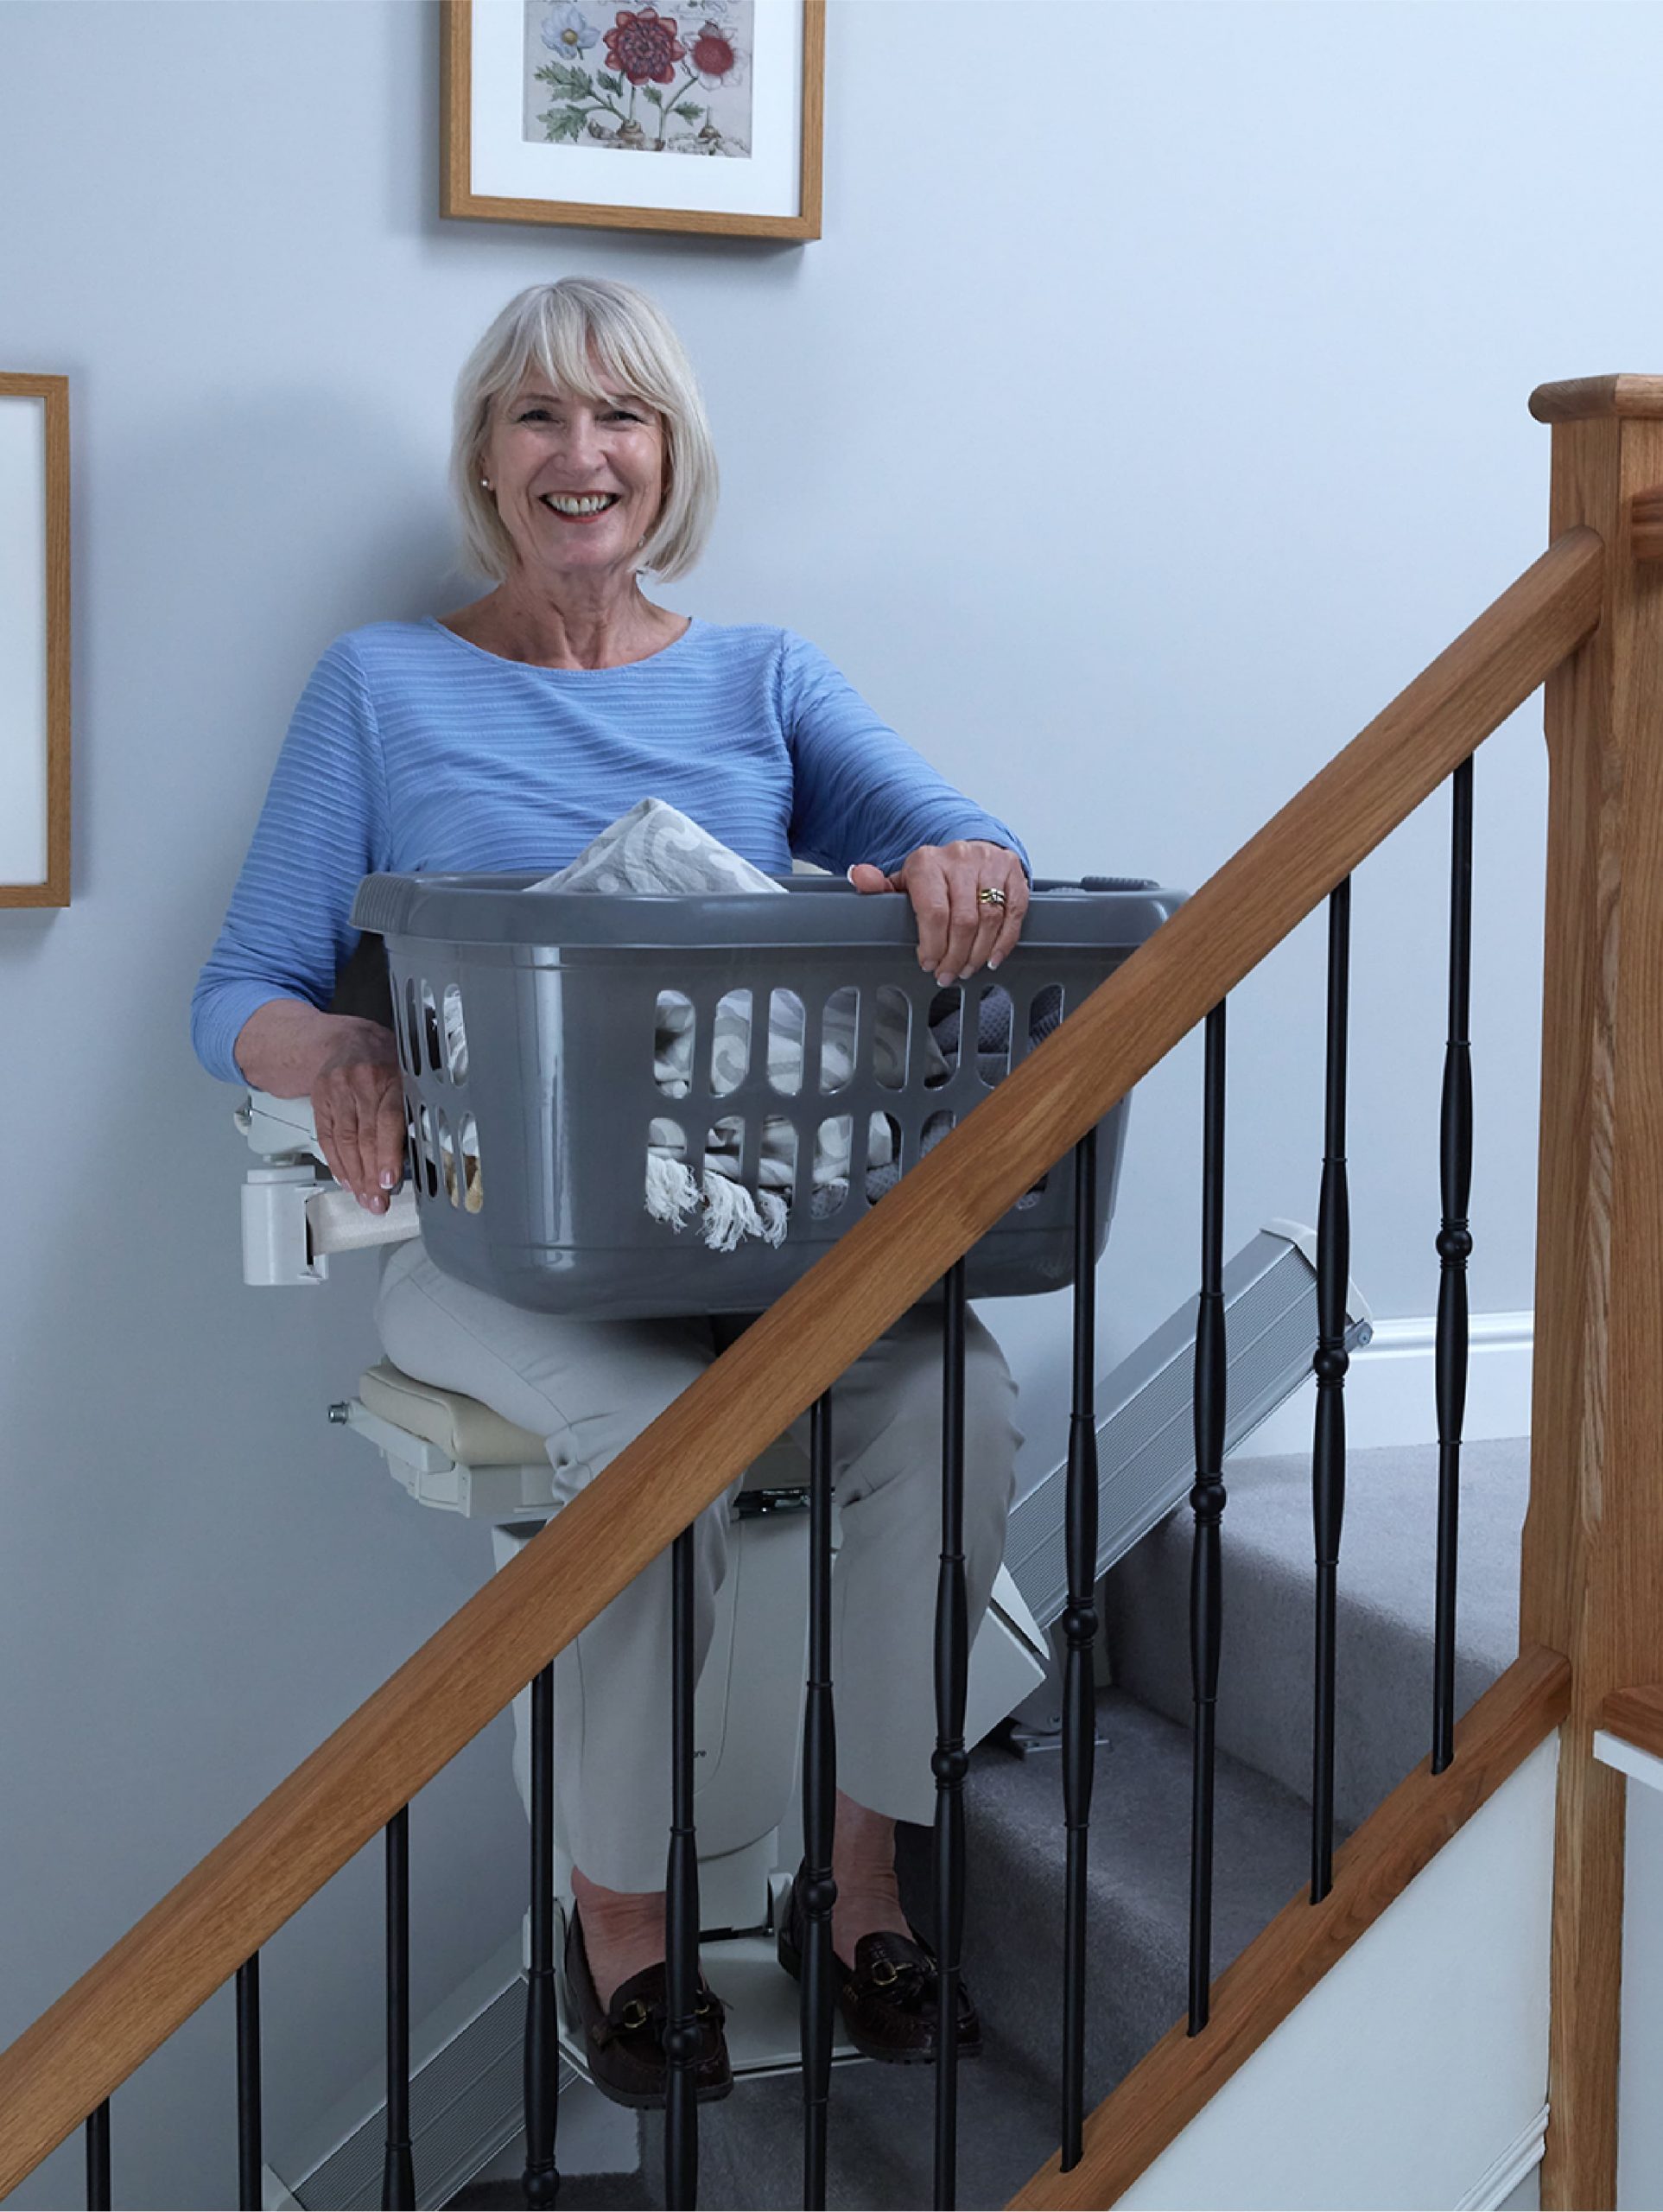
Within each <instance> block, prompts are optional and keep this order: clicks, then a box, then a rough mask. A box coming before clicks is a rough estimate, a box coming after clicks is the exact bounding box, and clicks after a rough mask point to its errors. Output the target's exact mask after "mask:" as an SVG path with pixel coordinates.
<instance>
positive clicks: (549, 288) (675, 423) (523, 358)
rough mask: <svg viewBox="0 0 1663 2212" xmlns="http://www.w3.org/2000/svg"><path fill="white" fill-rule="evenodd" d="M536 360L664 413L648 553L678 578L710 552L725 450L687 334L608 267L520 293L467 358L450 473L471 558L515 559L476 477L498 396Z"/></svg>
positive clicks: (596, 389)
mask: <svg viewBox="0 0 1663 2212" xmlns="http://www.w3.org/2000/svg"><path fill="white" fill-rule="evenodd" d="M533 369H538V370H541V372H543V375H544V376H546V377H549V378H551V379H552V380H553V382H554V385H555V389H556V390H557V391H564V392H570V393H571V394H573V395H574V397H578V398H581V399H587V400H591V401H596V402H598V401H600V400H602V399H605V398H606V397H610V396H611V395H612V394H613V393H616V392H619V391H627V392H630V393H632V394H633V395H634V396H635V397H638V398H640V399H644V401H646V403H647V404H648V405H649V406H650V407H651V408H653V409H654V410H656V411H657V414H659V415H660V416H662V417H663V427H664V496H663V503H662V505H660V507H659V509H658V514H657V519H656V521H655V522H654V524H653V525H652V528H651V530H650V531H648V532H647V535H646V537H645V539H644V541H643V543H642V546H641V550H640V556H639V562H640V566H641V567H642V568H644V569H652V570H654V571H655V573H656V574H657V575H661V576H665V577H670V576H679V575H682V573H683V572H684V571H685V570H687V569H690V568H691V567H692V566H693V564H694V563H695V561H696V560H697V559H698V557H699V556H700V554H701V552H702V551H703V550H704V545H705V540H706V539H707V537H708V536H709V535H710V525H711V524H712V522H713V521H714V518H715V512H716V492H717V477H716V454H715V448H714V446H713V445H712V443H711V440H710V425H709V423H708V420H707V419H706V416H705V411H704V402H703V400H702V399H701V397H700V396H699V387H698V383H697V381H696V379H695V377H694V374H693V368H692V364H691V363H690V362H689V359H688V358H687V355H686V353H684V352H683V351H682V341H681V340H680V339H679V338H677V336H676V333H675V332H674V331H673V330H672V329H671V328H670V324H669V322H668V321H666V320H665V317H664V315H663V313H662V312H661V311H660V309H659V308H657V307H656V306H655V305H654V304H653V302H651V300H650V299H649V298H648V297H647V296H646V294H645V293H644V292H638V291H637V290H636V289H634V287H633V286H632V285H629V284H615V283H611V282H610V281H609V280H608V279H607V278H606V277H562V278H561V280H560V282H559V283H557V284H531V285H529V286H528V287H527V288H526V289H525V290H524V291H523V292H521V293H519V294H518V295H517V296H516V297H515V298H513V299H511V301H510V302H508V305H507V306H506V307H505V308H504V309H503V311H502V313H501V314H500V315H498V317H497V319H496V321H494V322H493V323H492V326H491V327H490V329H489V330H487V331H486V334H485V336H484V337H483V338H482V339H480V340H479V344H478V345H477V346H475V347H474V348H473V352H472V353H470V354H469V355H468V357H467V361H466V363H465V364H464V365H463V368H462V373H461V375H460V377H459V378H457V381H456V410H455V430H454V436H453V438H452V441H451V449H450V480H451V488H452V490H453V492H454V493H455V497H456V502H457V505H459V506H460V509H461V512H462V535H463V539H464V542H465V543H466V545H467V552H468V556H469V558H470V559H471V560H472V561H473V563H474V565H475V567H477V568H478V569H479V570H480V571H481V573H482V574H484V575H487V576H489V577H491V578H492V581H493V582H497V583H500V582H502V580H503V578H504V577H505V576H506V575H507V574H508V573H509V571H510V569H511V568H512V567H513V565H514V562H515V558H516V555H515V550H514V543H513V540H512V539H511V537H509V535H508V532H507V531H506V530H505V529H504V527H503V524H502V520H501V518H500V517H499V516H498V512H497V506H496V502H495V500H493V499H492V498H491V497H490V496H489V494H488V493H486V490H485V487H484V486H483V485H482V484H481V483H480V481H479V477H480V471H481V466H482V456H483V454H484V451H485V446H486V438H487V436H488V435H489V432H490V429H491V423H492V409H493V407H495V406H496V405H497V404H498V401H500V400H502V399H504V398H505V397H509V396H510V395H511V394H512V393H513V392H515V391H518V389H519V387H520V385H521V383H522V382H523V381H524V378H525V377H526V375H527V374H528V373H529V372H530V371H531V370H533Z"/></svg>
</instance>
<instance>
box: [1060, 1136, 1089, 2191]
mask: <svg viewBox="0 0 1663 2212" xmlns="http://www.w3.org/2000/svg"><path fill="white" fill-rule="evenodd" d="M1096 1376H1097V1132H1096V1130H1095V1128H1093V1129H1092V1130H1090V1131H1089V1134H1088V1135H1085V1136H1083V1137H1082V1139H1081V1140H1080V1141H1079V1143H1078V1144H1077V1145H1076V1147H1075V1151H1074V1376H1073V1391H1072V1395H1071V1401H1070V1407H1069V1471H1068V1494H1067V1502H1066V1504H1065V1507H1064V1511H1063V1526H1064V1529H1065V1532H1066V1542H1067V1548H1068V1580H1069V1602H1068V1605H1067V1608H1066V1610H1065V1611H1064V1612H1063V1634H1064V1636H1065V1637H1067V1639H1068V1654H1067V1657H1066V1659H1065V1661H1064V1662H1063V1828H1064V1833H1065V1835H1066V1840H1067V1853H1068V1859H1067V1866H1066V1869H1065V1872H1064V1877H1063V1880H1064V1891H1063V1897H1064V1902H1063V2133H1062V2145H1063V2172H1064V2173H1067V2172H1068V2171H1069V2170H1070V2167H1073V2166H1077V2165H1078V2164H1079V2163H1080V2156H1081V2149H1082V2141H1081V2137H1082V2128H1083V2126H1084V2124H1085V2065H1086V1850H1087V1843H1088V1839H1089V1832H1090V1823H1091V1784H1092V1773H1093V1768H1094V1764H1095V1757H1096V1741H1097V1694H1096V1684H1095V1681H1094V1679H1093V1675H1094V1669H1093V1665H1092V1655H1093V1647H1094V1645H1095V1642H1096V1637H1097V1607H1096V1591H1097V1408H1096Z"/></svg>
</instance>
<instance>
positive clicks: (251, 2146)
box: [237, 1951, 265, 2212]
mask: <svg viewBox="0 0 1663 2212" xmlns="http://www.w3.org/2000/svg"><path fill="white" fill-rule="evenodd" d="M261 2133H262V2131H261V2124H260V1955H259V1953H258V1952H257V1951H256V1952H255V1954H254V1955H253V1957H252V1958H251V1959H249V1960H247V1961H244V1964H243V1965H242V1966H240V1967H238V1969H237V2202H238V2206H239V2207H240V2208H241V2212H260V2207H261V2205H262V2204H263V2203H264V2202H265V2193H264V2188H263V2177H262V2174H261V2168H262V2166H263V2164H264V2157H263V2151H262V2148H261Z"/></svg>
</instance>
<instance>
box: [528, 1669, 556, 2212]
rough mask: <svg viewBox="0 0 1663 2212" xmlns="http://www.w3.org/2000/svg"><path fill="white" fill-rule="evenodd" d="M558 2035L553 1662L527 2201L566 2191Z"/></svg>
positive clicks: (537, 1793) (536, 1921)
mask: <svg viewBox="0 0 1663 2212" xmlns="http://www.w3.org/2000/svg"><path fill="white" fill-rule="evenodd" d="M559 2110H560V2035H559V2029H558V2026H557V2024H556V2022H555V1666H554V1662H553V1660H550V1661H549V1664H548V1665H547V1666H546V1667H545V1668H544V1669H543V1672H542V1673H541V1674H540V1675H537V1676H536V1679H535V1680H534V1681H533V1682H532V1684H531V1963H530V1969H529V1971H528V1973H527V1975H526V1982H525V2171H524V2173H523V2174H522V2175H521V2177H520V2189H521V2193H522V2194H523V2196H524V2198H525V2201H526V2202H527V2203H528V2204H553V2203H554V2202H555V2201H556V2199H557V2198H558V2197H559V2195H560V2172H559V2169H558V2168H557V2167H556V2166H555V2121H556V2119H557V2116H558V2113H559Z"/></svg>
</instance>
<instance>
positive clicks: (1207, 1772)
mask: <svg viewBox="0 0 1663 2212" xmlns="http://www.w3.org/2000/svg"><path fill="white" fill-rule="evenodd" d="M1203 1100H1204V1103H1203V1116H1202V1120H1203V1133H1202V1168H1201V1295H1200V1298H1199V1300H1197V1303H1196V1356H1195V1440H1196V1481H1195V1488H1194V1489H1193V1490H1192V1491H1190V1505H1191V1507H1192V1508H1193V1509H1194V1511H1195V1518H1196V1528H1195V1548H1194V1550H1193V1552H1192V1554H1191V1557H1190V1689H1191V1694H1192V1696H1193V1698H1194V1702H1195V1723H1194V1765H1193V1771H1192V1777H1191V1783H1190V2034H1191V2035H1192V2036H1193V2035H1199V2034H1200V2032H1201V2031H1202V2030H1203V2028H1204V2027H1205V2026H1206V2024H1207V2018H1208V2012H1209V2001H1210V1994H1211V1989H1212V1980H1213V1777H1214V1771H1215V1767H1216V1721H1217V1714H1218V1659H1219V1649H1220V1646H1221V1643H1222V1639H1223V1622H1224V1601H1223V1562H1222V1541H1221V1533H1220V1529H1221V1523H1222V1521H1223V1518H1224V1482H1223V1474H1222V1469H1223V1464H1224V1408H1225V1397H1226V1392H1227V1390H1228V1374H1229V1363H1228V1357H1227V1354H1226V1348H1225V1323H1224V1006H1223V1001H1220V1003H1219V1004H1218V1005H1217V1006H1216V1007H1214V1008H1213V1010H1212V1012H1211V1013H1210V1014H1209V1015H1208V1017H1207V1052H1206V1068H1205V1073H1204V1076H1203Z"/></svg>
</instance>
